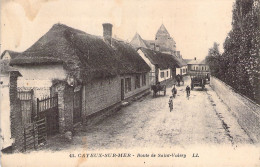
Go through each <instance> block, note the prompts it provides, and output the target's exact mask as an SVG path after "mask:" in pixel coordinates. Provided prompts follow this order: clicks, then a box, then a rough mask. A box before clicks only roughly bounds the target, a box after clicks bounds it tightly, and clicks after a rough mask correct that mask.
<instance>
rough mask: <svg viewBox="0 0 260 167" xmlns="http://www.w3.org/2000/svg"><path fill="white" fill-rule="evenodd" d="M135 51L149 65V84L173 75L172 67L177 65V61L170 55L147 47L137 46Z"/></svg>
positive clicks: (163, 80)
mask: <svg viewBox="0 0 260 167" xmlns="http://www.w3.org/2000/svg"><path fill="white" fill-rule="evenodd" d="M137 52H138V53H139V55H140V56H141V57H142V58H143V59H144V61H145V62H146V63H147V64H148V65H149V66H150V68H151V71H150V72H149V79H150V84H151V85H155V84H156V83H157V82H165V81H167V80H168V79H170V78H172V77H173V76H172V75H173V69H175V68H176V67H180V66H179V62H178V61H177V60H176V59H174V58H173V56H172V55H169V54H166V53H162V52H158V51H154V50H151V49H147V48H143V47H142V48H138V49H137Z"/></svg>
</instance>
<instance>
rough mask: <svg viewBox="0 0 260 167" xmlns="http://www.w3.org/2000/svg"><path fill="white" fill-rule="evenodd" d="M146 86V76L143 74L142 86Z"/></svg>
mask: <svg viewBox="0 0 260 167" xmlns="http://www.w3.org/2000/svg"><path fill="white" fill-rule="evenodd" d="M145 85H146V75H145V74H143V75H142V86H145Z"/></svg>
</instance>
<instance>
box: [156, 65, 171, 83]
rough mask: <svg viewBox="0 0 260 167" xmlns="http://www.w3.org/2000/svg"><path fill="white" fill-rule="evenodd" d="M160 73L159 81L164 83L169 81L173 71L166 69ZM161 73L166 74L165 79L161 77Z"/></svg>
mask: <svg viewBox="0 0 260 167" xmlns="http://www.w3.org/2000/svg"><path fill="white" fill-rule="evenodd" d="M158 71H159V74H158V81H159V82H162V81H164V80H167V79H170V78H171V70H170V69H169V68H168V69H165V70H160V69H159V70H158ZM161 72H163V73H164V77H161ZM167 72H168V76H167Z"/></svg>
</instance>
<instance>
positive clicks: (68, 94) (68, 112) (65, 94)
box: [51, 82, 74, 133]
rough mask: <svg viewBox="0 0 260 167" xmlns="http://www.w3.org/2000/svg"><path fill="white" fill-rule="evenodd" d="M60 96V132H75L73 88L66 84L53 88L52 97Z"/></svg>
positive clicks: (62, 83)
mask: <svg viewBox="0 0 260 167" xmlns="http://www.w3.org/2000/svg"><path fill="white" fill-rule="evenodd" d="M56 93H57V94H58V109H59V132H60V133H64V132H66V131H72V130H73V95H74V92H73V87H71V86H69V85H68V84H66V83H65V82H61V83H57V84H55V85H54V86H52V87H51V96H54V95H55V94H56Z"/></svg>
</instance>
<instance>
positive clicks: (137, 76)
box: [135, 75, 140, 89]
mask: <svg viewBox="0 0 260 167" xmlns="http://www.w3.org/2000/svg"><path fill="white" fill-rule="evenodd" d="M137 88H140V75H136V76H135V89H137Z"/></svg>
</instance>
